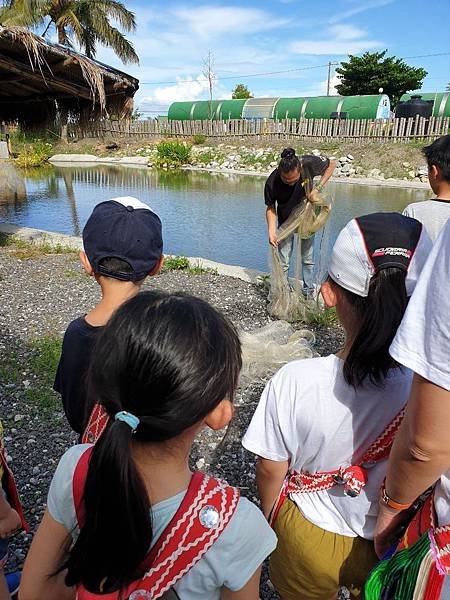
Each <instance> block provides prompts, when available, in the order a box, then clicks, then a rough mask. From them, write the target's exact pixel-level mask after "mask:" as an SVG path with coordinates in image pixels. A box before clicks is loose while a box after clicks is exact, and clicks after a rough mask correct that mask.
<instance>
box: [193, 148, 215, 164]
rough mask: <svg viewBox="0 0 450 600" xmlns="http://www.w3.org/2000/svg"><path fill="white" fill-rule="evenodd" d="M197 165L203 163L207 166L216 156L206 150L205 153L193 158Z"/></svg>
mask: <svg viewBox="0 0 450 600" xmlns="http://www.w3.org/2000/svg"><path fill="white" fill-rule="evenodd" d="M195 159H196V161H197V162H198V163H203V164H205V165H207V164H208V163H210V162H212V161H213V160H215V159H216V154H215V153H214V152H213V151H212V150H207V151H206V152H202V153H201V154H198V155H197V156H196V157H195Z"/></svg>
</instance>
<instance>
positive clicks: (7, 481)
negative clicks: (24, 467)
mask: <svg viewBox="0 0 450 600" xmlns="http://www.w3.org/2000/svg"><path fill="white" fill-rule="evenodd" d="M0 464H1V466H2V467H3V481H2V487H3V488H4V490H5V492H6V496H7V499H8V502H9V503H10V504H11V506H12V508H14V510H15V511H17V514H18V515H19V517H20V521H21V524H22V527H23V529H24V530H25V531H26V532H28V531H30V528H29V527H28V524H27V522H26V521H25V516H24V514H23V509H22V504H21V503H20V498H19V493H18V491H17V486H16V482H15V480H14V475H13V473H12V471H11V469H10V468H9V465H8V461H7V459H6V450H5V447H4V446H3V443H0Z"/></svg>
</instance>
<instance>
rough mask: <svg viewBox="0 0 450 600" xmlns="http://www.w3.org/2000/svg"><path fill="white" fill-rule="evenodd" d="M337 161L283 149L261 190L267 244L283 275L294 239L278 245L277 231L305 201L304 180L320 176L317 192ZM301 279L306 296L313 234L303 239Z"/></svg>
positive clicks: (311, 288)
mask: <svg viewBox="0 0 450 600" xmlns="http://www.w3.org/2000/svg"><path fill="white" fill-rule="evenodd" d="M335 167H336V162H335V161H334V160H329V159H328V158H324V157H323V156H311V155H305V156H300V157H298V156H297V155H296V154H295V150H294V149H293V148H286V149H285V150H283V152H282V153H281V161H280V164H279V165H278V167H277V168H276V169H275V170H274V171H273V172H272V173H271V174H270V175H269V177H268V179H267V181H266V185H265V187H264V199H265V203H266V206H267V209H266V218H267V227H268V231H269V243H270V244H271V245H272V246H275V247H278V251H279V253H280V258H281V262H282V264H283V268H284V270H285V272H286V274H287V273H288V271H289V263H290V260H291V255H292V250H293V247H294V236H292V237H290V238H288V239H286V240H284V241H283V242H282V243H280V244H279V243H278V240H277V236H276V230H277V227H279V226H280V225H282V224H283V223H284V221H286V219H287V218H288V217H289V215H290V214H291V212H292V210H293V209H294V208H296V207H297V206H298V205H299V204H301V203H302V202H304V201H305V199H306V191H305V186H304V185H303V183H304V179H305V178H311V179H313V178H314V177H316V176H319V175H320V176H321V179H320V182H319V183H318V184H317V185H316V186H315V187H314V188H313V190H312V191H311V192H310V194H312V195H314V194H316V193H320V192H321V191H322V189H323V187H324V185H325V183H326V182H327V181H328V179H329V178H330V177H331V175H332V173H333V171H334V169H335ZM301 248H302V278H303V292H304V294H305V295H309V294H313V293H314V282H313V270H314V258H313V249H314V235H312V236H311V237H309V238H307V239H302V244H301Z"/></svg>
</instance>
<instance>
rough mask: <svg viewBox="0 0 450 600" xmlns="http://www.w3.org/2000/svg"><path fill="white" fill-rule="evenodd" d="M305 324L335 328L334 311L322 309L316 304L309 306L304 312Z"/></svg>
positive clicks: (336, 319) (332, 309)
mask: <svg viewBox="0 0 450 600" xmlns="http://www.w3.org/2000/svg"><path fill="white" fill-rule="evenodd" d="M306 322H307V323H308V324H309V325H318V326H320V327H335V326H336V325H337V324H338V318H337V314H336V309H335V308H323V307H321V306H319V305H318V304H316V303H314V304H311V305H309V306H308V309H307V311H306Z"/></svg>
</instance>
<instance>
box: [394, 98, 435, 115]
mask: <svg viewBox="0 0 450 600" xmlns="http://www.w3.org/2000/svg"><path fill="white" fill-rule="evenodd" d="M432 112H433V100H422V96H411V99H410V100H407V101H406V102H399V103H398V104H397V107H396V109H395V117H396V118H397V119H399V118H400V117H405V118H406V119H408V118H409V117H415V116H416V115H419V116H421V117H425V118H426V119H428V118H430V117H431V115H432Z"/></svg>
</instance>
